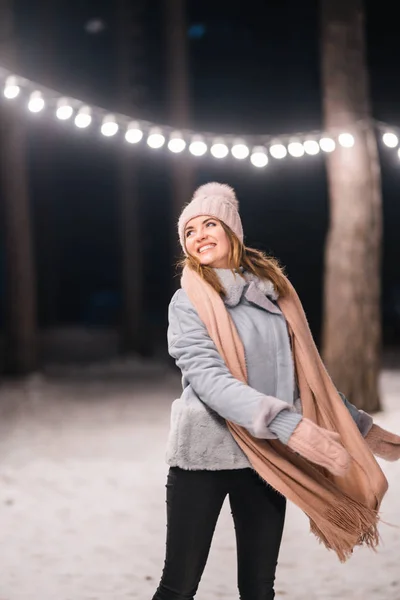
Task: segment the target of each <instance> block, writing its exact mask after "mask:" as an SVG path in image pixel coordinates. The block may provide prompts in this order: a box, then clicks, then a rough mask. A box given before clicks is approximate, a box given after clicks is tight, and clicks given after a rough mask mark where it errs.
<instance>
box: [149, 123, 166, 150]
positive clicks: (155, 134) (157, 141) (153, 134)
mask: <svg viewBox="0 0 400 600" xmlns="http://www.w3.org/2000/svg"><path fill="white" fill-rule="evenodd" d="M147 144H148V145H149V146H150V148H153V149H158V148H161V147H162V146H164V144H165V137H164V136H163V134H162V131H161V129H160V128H159V127H153V128H152V129H151V130H150V132H149V137H148V138H147Z"/></svg>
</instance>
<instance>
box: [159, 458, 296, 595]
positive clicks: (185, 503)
mask: <svg viewBox="0 0 400 600" xmlns="http://www.w3.org/2000/svg"><path fill="white" fill-rule="evenodd" d="M227 495H229V501H230V505H231V511H232V516H233V520H234V524H235V532H236V546H237V565H238V588H239V592H240V598H241V600H272V599H273V598H274V597H275V593H274V580H275V570H276V565H277V560H278V554H279V547H280V543H281V538H282V531H283V524H284V520H285V510H286V500H285V498H284V497H283V496H281V495H279V494H278V493H277V492H275V491H274V490H273V489H272V488H271V487H269V486H268V485H267V484H266V483H264V482H263V481H262V480H261V479H260V477H259V476H258V475H257V474H256V473H255V472H254V471H253V470H252V469H236V470H226V471H185V470H182V469H179V468H178V467H172V468H170V470H169V474H168V480H167V547H166V557H165V564H164V570H163V575H162V579H161V582H160V585H159V587H158V590H157V592H156V594H155V596H154V597H153V600H192V599H193V598H194V596H195V594H196V591H197V588H198V585H199V583H200V579H201V576H202V574H203V571H204V567H205V565H206V562H207V558H208V553H209V550H210V546H211V541H212V537H213V534H214V529H215V525H216V523H217V520H218V516H219V513H220V511H221V508H222V504H223V502H224V499H225V497H226V496H227Z"/></svg>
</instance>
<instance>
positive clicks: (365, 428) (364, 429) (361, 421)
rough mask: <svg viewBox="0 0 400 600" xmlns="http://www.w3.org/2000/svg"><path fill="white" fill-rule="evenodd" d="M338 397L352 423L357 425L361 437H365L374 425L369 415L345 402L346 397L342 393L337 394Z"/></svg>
mask: <svg viewBox="0 0 400 600" xmlns="http://www.w3.org/2000/svg"><path fill="white" fill-rule="evenodd" d="M339 396H340V397H341V399H342V401H343V404H344V405H345V407H346V408H347V410H348V411H349V413H350V414H351V416H352V418H353V421H354V422H355V424H356V425H357V427H358V429H359V431H360V433H361V435H362V436H363V437H365V436H366V435H367V433H368V432H369V430H370V429H371V427H372V425H373V423H374V421H373V419H372V417H371V415H369V414H368V413H366V412H364V411H363V410H359V409H358V408H356V407H355V406H354V404H352V403H351V402H349V401H348V400H347V398H346V396H345V395H344V394H342V392H339Z"/></svg>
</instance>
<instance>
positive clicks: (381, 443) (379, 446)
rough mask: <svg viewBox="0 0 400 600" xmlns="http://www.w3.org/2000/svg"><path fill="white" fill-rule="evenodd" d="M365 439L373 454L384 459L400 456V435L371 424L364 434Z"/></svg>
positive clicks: (394, 458)
mask: <svg viewBox="0 0 400 600" xmlns="http://www.w3.org/2000/svg"><path fill="white" fill-rule="evenodd" d="M365 441H366V442H367V444H368V447H369V449H370V450H371V452H372V453H373V454H375V455H376V456H379V457H380V458H384V459H385V460H389V461H391V462H392V461H395V460H398V459H399V458H400V436H398V435H396V434H395V433H390V431H386V429H382V427H379V425H375V423H374V424H373V425H372V427H371V429H370V430H369V432H368V433H367V435H366V436H365Z"/></svg>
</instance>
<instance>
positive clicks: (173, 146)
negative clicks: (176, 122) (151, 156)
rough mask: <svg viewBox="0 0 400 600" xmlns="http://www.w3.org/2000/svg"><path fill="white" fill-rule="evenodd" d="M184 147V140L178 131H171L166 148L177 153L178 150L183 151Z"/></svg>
mask: <svg viewBox="0 0 400 600" xmlns="http://www.w3.org/2000/svg"><path fill="white" fill-rule="evenodd" d="M185 148H186V142H185V140H184V139H183V137H182V134H181V133H180V131H174V132H173V133H171V135H170V138H169V142H168V150H171V152H174V153H175V154H178V153H179V152H183V151H184V149H185Z"/></svg>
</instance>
